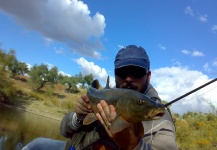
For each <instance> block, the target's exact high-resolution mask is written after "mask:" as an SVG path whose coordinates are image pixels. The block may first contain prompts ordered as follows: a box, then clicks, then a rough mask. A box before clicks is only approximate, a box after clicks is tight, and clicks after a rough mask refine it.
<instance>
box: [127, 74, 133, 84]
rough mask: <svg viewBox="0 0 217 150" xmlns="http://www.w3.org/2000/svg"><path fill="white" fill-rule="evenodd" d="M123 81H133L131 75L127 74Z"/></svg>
mask: <svg viewBox="0 0 217 150" xmlns="http://www.w3.org/2000/svg"><path fill="white" fill-rule="evenodd" d="M125 81H127V82H132V81H133V77H132V76H131V75H127V76H126V78H125Z"/></svg>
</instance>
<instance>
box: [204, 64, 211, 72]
mask: <svg viewBox="0 0 217 150" xmlns="http://www.w3.org/2000/svg"><path fill="white" fill-rule="evenodd" d="M203 68H204V70H205V71H206V72H211V71H212V69H211V68H210V66H209V63H206V64H205V65H204V66H203Z"/></svg>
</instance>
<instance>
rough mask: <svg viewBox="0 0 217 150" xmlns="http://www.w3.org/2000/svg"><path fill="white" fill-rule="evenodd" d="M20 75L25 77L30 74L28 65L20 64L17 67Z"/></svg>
mask: <svg viewBox="0 0 217 150" xmlns="http://www.w3.org/2000/svg"><path fill="white" fill-rule="evenodd" d="M17 70H18V74H21V75H24V74H26V73H28V72H29V68H28V65H27V64H26V63H24V62H18V66H17Z"/></svg>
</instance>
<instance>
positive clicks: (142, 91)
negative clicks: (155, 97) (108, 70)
mask: <svg viewBox="0 0 217 150" xmlns="http://www.w3.org/2000/svg"><path fill="white" fill-rule="evenodd" d="M148 84H149V82H148V80H147V79H146V82H145V83H144V84H143V85H142V88H141V89H139V87H138V86H136V85H134V84H133V83H129V82H124V84H122V85H119V84H118V83H117V82H116V88H125V89H132V90H135V91H138V92H140V93H144V92H145V91H146V89H147V87H148Z"/></svg>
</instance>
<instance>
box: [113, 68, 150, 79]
mask: <svg viewBox="0 0 217 150" xmlns="http://www.w3.org/2000/svg"><path fill="white" fill-rule="evenodd" d="M148 72H149V70H148V69H145V68H141V67H136V66H126V67H121V68H118V69H115V75H117V76H119V77H121V78H123V79H125V78H126V77H127V76H132V77H133V78H141V77H143V76H145V75H146V74H148Z"/></svg>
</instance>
